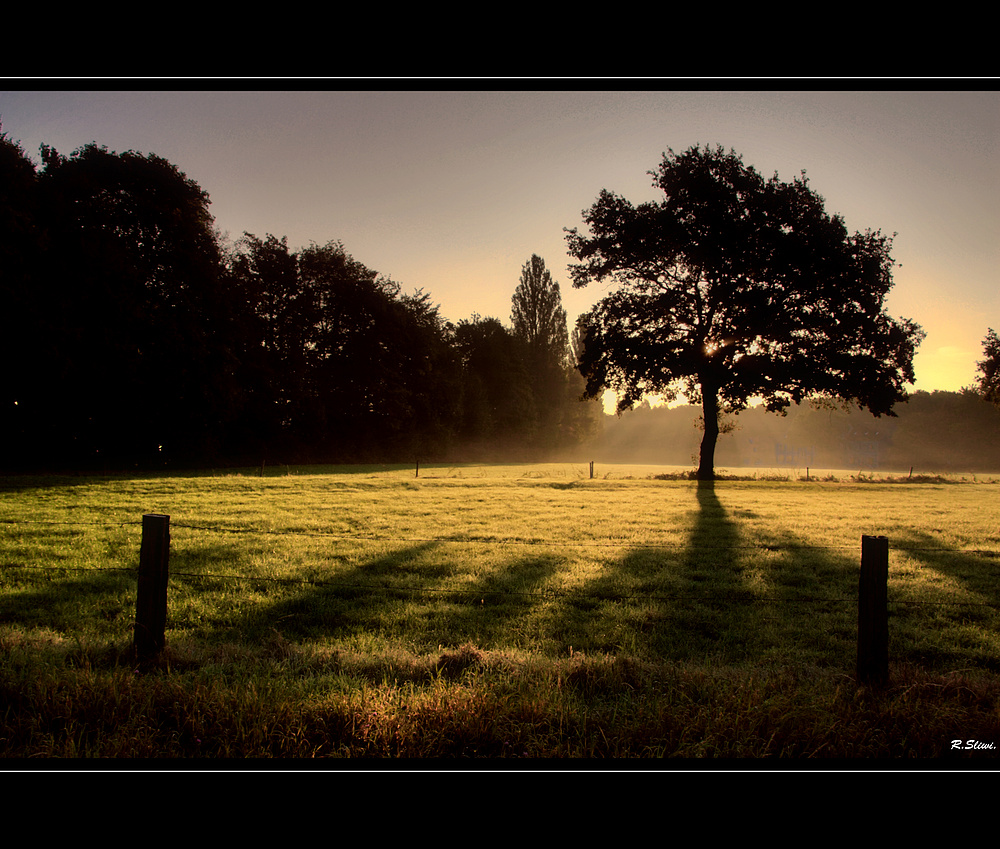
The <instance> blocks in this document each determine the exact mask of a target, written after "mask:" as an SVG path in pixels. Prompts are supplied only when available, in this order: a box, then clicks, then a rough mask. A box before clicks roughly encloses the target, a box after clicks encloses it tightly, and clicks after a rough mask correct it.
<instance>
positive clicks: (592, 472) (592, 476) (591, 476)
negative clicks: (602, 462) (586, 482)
mask: <svg viewBox="0 0 1000 849" xmlns="http://www.w3.org/2000/svg"><path fill="white" fill-rule="evenodd" d="M590 479H591V480H593V479H594V461H593V460H591V461H590Z"/></svg>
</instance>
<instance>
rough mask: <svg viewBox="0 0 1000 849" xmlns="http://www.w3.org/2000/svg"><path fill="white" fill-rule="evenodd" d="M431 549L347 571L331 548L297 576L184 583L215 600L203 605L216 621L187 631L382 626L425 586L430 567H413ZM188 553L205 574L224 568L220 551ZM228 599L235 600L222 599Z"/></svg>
mask: <svg viewBox="0 0 1000 849" xmlns="http://www.w3.org/2000/svg"><path fill="white" fill-rule="evenodd" d="M436 547H437V543H435V542H423V543H419V544H416V545H411V546H406V547H403V548H400V549H395V550H392V551H389V552H387V553H385V554H383V555H380V556H378V557H373V558H371V559H369V560H366V561H363V562H361V563H358V564H356V565H353V566H345V565H344V563H343V558H342V556H341V555H340V554H338V553H337V552H336V551H331V552H330V558H329V568H328V569H324V568H322V567H320V568H319V569H318V570H314V571H313V573H312V574H311V575H310V576H309V577H308V578H303V579H295V578H293V579H288V580H269V579H267V578H254V577H246V578H232V577H228V578H220V579H215V578H212V577H205V578H201V577H195V578H194V579H193V580H192V579H189V580H188V583H189V584H190V589H191V592H193V593H195V594H198V593H202V594H205V595H207V596H212V595H213V594H214V595H217V596H220V600H218V601H215V600H213V601H212V602H211V607H212V610H213V611H215V612H217V621H216V622H214V623H204V622H201V623H198V626H197V627H196V628H195V629H194V631H195V633H196V634H197V635H198V636H200V637H202V638H210V639H224V640H234V639H236V640H246V641H250V642H260V641H265V640H270V639H271V638H272V637H273V635H274V633H275V632H276V631H277V632H278V633H280V634H282V635H284V636H286V637H289V638H292V639H322V638H326V637H343V636H346V635H350V634H354V633H360V632H365V631H370V630H371V629H373V628H376V629H380V628H383V627H384V626H385V623H388V622H390V621H391V620H392V618H393V610H394V609H396V608H398V607H399V606H400V605H401V604H402V603H403V601H404V600H405V599H406V597H407V596H408V595H409V594H410V593H411V592H413V591H416V590H418V589H420V588H424V587H426V586H427V583H428V575H429V574H430V575H431V576H433V568H432V569H431V570H428V569H427V568H426V566H422V565H421V564H422V563H423V562H424V560H425V558H426V556H427V554H428V553H430V552H432V551H433V550H434V549H435V548H436ZM193 556H194V557H195V558H196V559H197V560H198V561H199V562H200V563H202V564H203V567H204V568H205V569H206V571H207V572H209V573H210V572H212V571H214V569H213V564H216V563H217V564H220V565H221V564H224V563H225V561H226V557H227V550H226V547H225V546H210V547H205V546H202V547H200V548H199V549H197V550H196V551H194V552H193ZM234 595H235V596H237V597H239V596H242V598H243V602H242V603H239V602H238V601H231V602H230V601H227V600H228V599H233V596H234ZM167 624H168V627H170V626H171V625H174V626H176V627H185V625H186V624H187V623H185V622H183V621H178V620H177V619H176V618H175V619H174V620H173V622H171V618H170V616H169V614H168V622H167ZM168 639H169V638H168Z"/></svg>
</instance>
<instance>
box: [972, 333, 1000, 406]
mask: <svg viewBox="0 0 1000 849" xmlns="http://www.w3.org/2000/svg"><path fill="white" fill-rule="evenodd" d="M983 355H984V356H983V359H982V360H980V361H979V362H978V363H976V366H977V368H978V371H979V377H978V378H977V380H976V383H977V388H978V389H979V394H980V395H982V396H983V398H985V399H986V400H987V401H989V402H990V403H991V404H996V405H997V406H998V407H1000V336H997V333H996V331H995V330H994V329H993V328H992V327H991V328H990V329H989V330H988V331H987V332H986V338H985V339H984V340H983Z"/></svg>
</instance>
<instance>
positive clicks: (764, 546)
mask: <svg viewBox="0 0 1000 849" xmlns="http://www.w3.org/2000/svg"><path fill="white" fill-rule="evenodd" d="M0 525H42V526H72V527H95V528H96V527H116V528H124V527H141V526H142V522H141V521H135V520H123V521H113V522H94V521H90V522H71V521H56V520H43V519H0ZM178 528H180V529H184V530H194V531H205V532H212V533H224V534H237V535H243V534H256V535H259V536H300V537H301V536H307V537H314V538H324V539H334V540H349V541H358V542H379V543H428V542H433V543H455V544H470V545H521V546H539V547H546V548H590V547H601V548H624V547H630V546H640V547H642V548H644V549H655V548H661V549H665V550H686V551H753V550H763V551H772V552H773V551H803V550H806V551H808V550H814V551H857V550H858V545H857V544H854V545H846V544H845V545H806V544H802V545H774V544H768V543H756V544H743V545H724V546H691V545H690V544H688V543H662V542H653V543H637V542H636V541H635V540H626V539H623V540H620V541H617V540H607V541H596V540H595V541H586V540H581V541H575V542H566V541H564V540H557V541H554V540H537V539H521V538H498V537H492V536H491V537H470V536H444V537H401V536H381V535H359V534H344V533H337V532H330V531H310V530H274V529H261V528H236V527H226V526H221V525H205V524H192V523H188V522H183V521H181V522H174V521H171V522H170V530H171V532H172V531H173V530H175V529H178ZM890 551H891V552H899V553H908V552H912V553H921V552H923V553H938V554H972V555H977V556H984V557H991V558H997V557H1000V551H996V550H993V549H980V548H945V547H943V546H909V547H907V546H903V547H892V548H891V549H890ZM0 568H2V569H9V568H18V569H34V570H38V571H56V570H60V571H74V572H112V573H125V574H132V575H134V574H135V573H136V569H135V568H127V567H110V566H109V567H74V566H66V565H59V566H33V565H29V564H25V563H10V562H6V563H0ZM169 577H170V578H171V579H174V578H187V579H195V580H199V579H200V580H228V581H247V582H252V583H270V584H284V585H309V586H330V585H333V584H335V583H336V586H338V587H339V588H340V589H343V590H345V591H346V590H349V591H352V592H380V593H391V594H400V595H450V596H461V597H472V598H482V597H487V596H488V597H491V598H492V597H498V596H500V597H505V596H519V597H529V598H553V597H563V598H571V599H572V598H577V599H580V600H584V599H586V600H598V601H631V600H642V601H701V602H711V601H739V602H743V603H752V604H779V605H786V604H806V605H810V604H843V603H851V604H855V603H857V597H856V596H807V597H799V598H796V599H787V598H781V599H779V598H774V597H769V596H759V595H754V594H752V593H729V594H712V595H694V596H692V595H662V594H652V595H651V594H648V593H643V594H599V593H585V594H581V593H579V592H575V591H570V590H566V591H559V590H544V591H539V592H532V593H528V592H515V591H510V590H483V589H479V590H462V589H454V590H450V589H435V588H427V587H420V588H407V587H391V586H386V585H372V584H356V585H347V584H344V583H343V582H340V581H336V582H334V581H332V580H325V579H321V578H320V579H316V578H273V577H266V576H261V575H240V574H234V573H205V572H178V571H173V570H171V571H170V575H169ZM888 603H889V604H890V605H908V606H918V607H919V606H928V607H942V606H964V607H987V608H991V609H1000V603H996V602H971V601H911V600H904V599H889V602H888Z"/></svg>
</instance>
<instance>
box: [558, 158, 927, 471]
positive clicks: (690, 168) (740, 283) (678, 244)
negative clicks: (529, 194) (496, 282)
mask: <svg viewBox="0 0 1000 849" xmlns="http://www.w3.org/2000/svg"><path fill="white" fill-rule="evenodd" d="M651 176H652V177H653V185H654V186H655V187H657V188H659V189H660V190H662V192H663V195H664V196H663V199H662V200H660V201H658V202H650V203H643V204H640V205H638V206H633V205H632V204H631V203H630V202H629V201H627V200H626V199H624V198H622V197H620V196H618V195H615V194H613V193H611V192H609V191H607V190H602V191H601V193H600V195H599V197H598V199H597V201H596V202H595V203H594V204H593V206H592V207H591V208H590V209H589V210H585V211H584V221H585V223H586V225H587V227H588V228H589V234H585V233H580V232H579V231H578V230H577V229H576V228H573V229H571V230H568V231H567V237H566V238H567V243H568V247H569V253H570V255H571V256H572V257H574V258H575V259H577V260H579V262H578V263H577V264H575V265H573V266H572V268H571V273H572V276H573V285H574V286H575V287H581V286H586V285H588V284H589V283H591V282H602V283H607V282H610V283H614V284H617V285H618V289H617V290H616V291H613V292H612V293H611V294H609V295H607V296H606V297H605V298H603V299H601V300H600V301H599V302H598V304H597V305H596V306H595V307H594V309H593V310H592V311H591V312H590V313H589V314H588V315H587V316H586V318H585V320H584V322H583V333H582V338H583V346H582V351H581V352H580V354H579V368H580V370H581V372H582V374H583V375H584V377H585V378H586V380H587V388H586V394H587V395H588V396H590V397H597V396H598V395H599V394H601V393H602V392H603V391H604V390H605V389H611V390H614V391H615V392H616V393H617V395H618V408H619V411H622V410H625V409H630V408H631V407H632V406H634V405H635V404H636V403H638V402H639V401H640V400H641V399H642V398H643V397H644V396H646V395H648V394H658V395H662V396H664V397H666V398H667V399H674V398H676V397H677V396H678V394H680V393H683V394H684V395H685V396H686V397H687V398H688V399H689V400H690V401H692V402H693V403H698V402H700V403H701V404H702V407H703V413H704V427H705V433H704V438H703V440H702V445H701V456H700V462H699V468H698V476H699V477H700V478H706V479H710V478H712V477H713V476H714V452H715V445H716V441H717V439H718V435H719V417H720V415H721V414H722V413H723V412H726V411H729V412H739V411H740V410H742V409H744V408H745V407H746V406H747V405H748V404H749V403H751V402H753V401H754V400H759V401H761V402H762V403H763V404H764V405H765V406H766V408H767V409H768V410H770V411H772V412H782V411H783V410H785V409H786V408H787V407H788V406H789V405H790V404H792V403H796V404H797V403H799V402H800V401H802V400H803V399H804V398H807V397H816V396H818V397H822V398H828V399H840V400H842V401H845V402H851V403H854V404H857V405H858V406H859V407H860V408H864V409H867V410H869V411H870V412H871V413H873V414H874V415H893V412H892V408H893V406H894V404H896V403H897V402H899V401H902V400H904V399H905V398H906V391H905V388H904V387H905V384H907V383H912V381H913V355H914V352H915V349H916V346H917V345H918V344H919V342H920V339H921V338H922V331H921V330H920V328H919V327H918V326H917V325H916V324H915V323H913V322H912V321H910V320H907V319H901V320H897V319H893V318H891V317H890V316H888V315H887V314H886V313H885V311H884V309H883V305H884V301H885V298H886V295H887V294H888V292H889V290H890V289H891V287H892V269H893V267H894V265H895V263H894V260H893V259H892V256H891V246H892V239H891V237H888V236H885V235H883V234H882V233H881V232H880V231H871V230H868V231H865V232H864V233H859V232H855V233H853V234H850V233H849V232H848V231H847V228H846V226H845V224H844V221H843V219H842V218H841V217H840V216H839V215H830V214H828V213H827V212H826V210H825V208H824V200H823V198H822V197H820V196H819V195H818V194H816V192H814V191H813V190H812V189H811V188H810V186H809V184H808V181H807V179H806V176H805V173H804V172H803V173H802V174H801V175H800V176H799V177H796V178H795V179H793V180H792V181H791V182H783V181H781V180H779V179H778V176H777V174H775V175H774V176H773V177H771V178H769V179H765V178H763V177H762V176H761V175H760V174H759V173H758V172H757V171H756V170H755V169H754V168H753V167H751V166H747V165H744V163H743V161H742V158H741V157H740V156H739V155H738V154H737V153H736V152H735V151H729V152H726V151H724V150H723V149H722V148H721V147H716V148H708V147H706V148H701V147H692V148H690V149H689V150H687V151H685V152H684V153H681V154H676V153H674V152H673V151H672V150H671V151H669V152H668V153H666V154H664V156H663V160H662V162H661V164H660V166H659V168H658V169H657V170H656V171H655V172H651Z"/></svg>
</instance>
